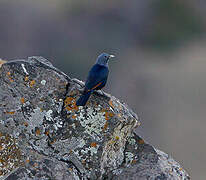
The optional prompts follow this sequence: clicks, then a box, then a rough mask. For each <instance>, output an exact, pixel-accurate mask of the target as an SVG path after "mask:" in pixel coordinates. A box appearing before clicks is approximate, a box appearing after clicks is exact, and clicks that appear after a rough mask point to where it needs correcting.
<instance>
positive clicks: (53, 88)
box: [0, 57, 190, 180]
mask: <svg viewBox="0 0 206 180" xmlns="http://www.w3.org/2000/svg"><path fill="white" fill-rule="evenodd" d="M0 66H1V67H0V178H2V179H11V180H22V179H26V180H27V179H41V180H43V179H59V180H61V179H65V180H70V179H122V180H123V179H124V180H125V179H140V180H141V179H142V180H143V179H151V180H153V179H156V180H157V179H162V180H163V179H185V180H186V179H190V178H189V176H188V174H187V173H186V172H185V171H184V170H183V168H182V167H181V166H180V165H179V164H178V163H177V162H175V161H174V160H173V159H172V158H171V157H169V156H168V155H167V154H165V153H163V152H161V151H159V150H157V149H155V148H154V147H153V146H151V145H149V144H148V143H146V142H144V140H143V139H142V138H140V137H139V136H138V135H137V134H135V133H134V131H133V130H134V129H135V128H136V127H138V126H139V125H140V123H139V120H138V117H137V115H136V114H135V113H134V112H133V111H132V110H131V109H130V108H129V107H128V106H127V105H126V104H124V103H123V102H121V101H120V100H118V99H117V98H115V97H113V96H111V95H109V94H106V93H102V92H101V91H100V92H95V93H94V94H93V95H92V96H91V98H90V99H89V102H88V103H87V106H85V107H78V106H76V104H75V102H76V99H77V98H78V97H79V96H80V94H81V92H82V89H83V87H84V83H83V82H81V81H79V80H77V79H71V78H69V77H68V76H67V75H65V74H64V73H63V72H61V71H60V70H58V69H57V68H55V67H54V66H52V64H51V63H50V62H49V61H47V60H46V59H44V58H42V57H30V58H28V60H23V59H22V60H13V61H9V62H5V61H1V63H0Z"/></svg>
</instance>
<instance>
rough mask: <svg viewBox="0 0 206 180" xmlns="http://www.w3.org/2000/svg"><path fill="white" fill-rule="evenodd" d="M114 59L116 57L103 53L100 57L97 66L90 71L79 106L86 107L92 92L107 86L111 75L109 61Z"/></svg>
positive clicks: (77, 103)
mask: <svg viewBox="0 0 206 180" xmlns="http://www.w3.org/2000/svg"><path fill="white" fill-rule="evenodd" d="M112 57H114V55H109V54H107V53H102V54H100V55H99V56H98V58H97V60H96V64H95V65H94V66H93V67H92V68H91V70H90V71H89V75H88V77H87V80H86V83H85V88H84V91H83V94H82V95H81V96H80V98H79V99H78V100H77V102H76V105H77V106H85V105H86V103H87V101H88V99H89V97H90V96H91V94H92V92H94V90H100V89H102V88H103V87H104V86H105V84H106V82H107V77H108V74H109V68H108V61H109V59H110V58H112Z"/></svg>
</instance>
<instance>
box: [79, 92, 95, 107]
mask: <svg viewBox="0 0 206 180" xmlns="http://www.w3.org/2000/svg"><path fill="white" fill-rule="evenodd" d="M91 93H92V92H91V91H88V92H86V93H84V94H83V95H81V96H80V98H79V99H78V100H77V102H76V105H77V106H85V105H86V103H87V101H88V99H89V97H90V96H91Z"/></svg>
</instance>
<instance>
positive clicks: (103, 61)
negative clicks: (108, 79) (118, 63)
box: [96, 53, 115, 66]
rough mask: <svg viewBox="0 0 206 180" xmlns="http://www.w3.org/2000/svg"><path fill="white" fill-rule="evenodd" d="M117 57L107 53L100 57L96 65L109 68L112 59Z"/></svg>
mask: <svg viewBox="0 0 206 180" xmlns="http://www.w3.org/2000/svg"><path fill="white" fill-rule="evenodd" d="M113 57H115V56H114V55H109V54H107V53H102V54H100V55H99V56H98V58H97V61H96V63H97V64H100V65H104V66H107V64H108V61H109V59H110V58H113Z"/></svg>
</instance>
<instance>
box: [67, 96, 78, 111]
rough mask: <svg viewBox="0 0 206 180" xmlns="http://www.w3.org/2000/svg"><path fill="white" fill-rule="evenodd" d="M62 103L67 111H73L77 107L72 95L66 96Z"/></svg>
mask: <svg viewBox="0 0 206 180" xmlns="http://www.w3.org/2000/svg"><path fill="white" fill-rule="evenodd" d="M64 105H65V108H66V110H68V111H73V112H74V111H77V110H78V109H79V108H78V106H77V105H76V102H75V99H74V98H72V97H67V98H66V99H65V100H64Z"/></svg>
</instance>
